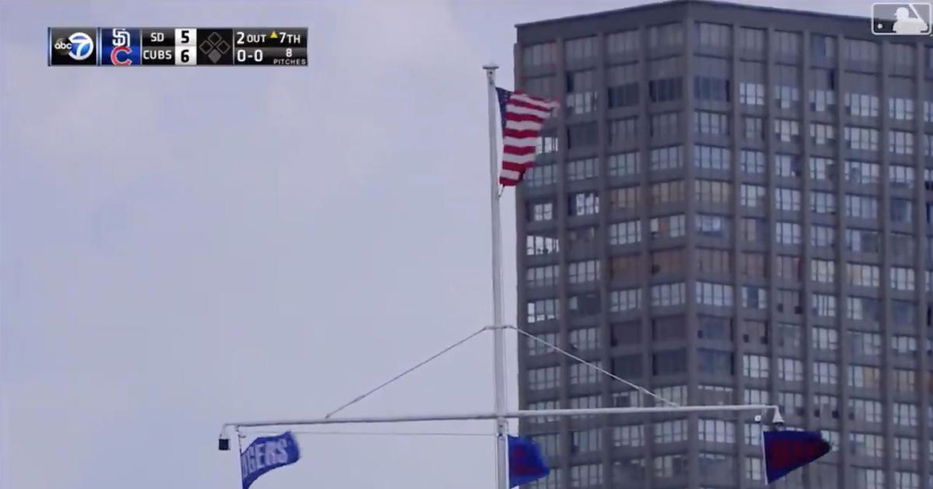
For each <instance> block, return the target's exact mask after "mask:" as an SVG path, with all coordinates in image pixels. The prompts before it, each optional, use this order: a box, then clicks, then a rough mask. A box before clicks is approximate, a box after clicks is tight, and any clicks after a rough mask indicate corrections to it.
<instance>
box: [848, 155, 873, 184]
mask: <svg viewBox="0 0 933 489" xmlns="http://www.w3.org/2000/svg"><path fill="white" fill-rule="evenodd" d="M880 178H881V166H880V165H878V164H877V163H868V162H866V161H855V160H846V166H845V179H846V181H847V182H849V183H853V184H858V185H875V184H877V183H879V182H880V181H881V179H880Z"/></svg>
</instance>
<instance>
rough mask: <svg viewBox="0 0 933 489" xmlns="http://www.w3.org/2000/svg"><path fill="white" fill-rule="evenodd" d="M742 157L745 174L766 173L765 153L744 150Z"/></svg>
mask: <svg viewBox="0 0 933 489" xmlns="http://www.w3.org/2000/svg"><path fill="white" fill-rule="evenodd" d="M740 157H741V164H742V172H743V173H765V154H764V153H763V152H761V151H755V150H751V149H743V150H742V153H741V155H740Z"/></svg>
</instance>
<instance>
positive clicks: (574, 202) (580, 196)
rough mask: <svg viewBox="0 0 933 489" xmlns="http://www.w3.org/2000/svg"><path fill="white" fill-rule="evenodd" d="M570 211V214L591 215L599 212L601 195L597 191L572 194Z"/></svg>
mask: <svg viewBox="0 0 933 489" xmlns="http://www.w3.org/2000/svg"><path fill="white" fill-rule="evenodd" d="M568 211H569V215H570V216H591V215H594V214H597V213H599V195H598V194H597V193H596V192H579V193H576V194H571V195H570V198H569V205H568Z"/></svg>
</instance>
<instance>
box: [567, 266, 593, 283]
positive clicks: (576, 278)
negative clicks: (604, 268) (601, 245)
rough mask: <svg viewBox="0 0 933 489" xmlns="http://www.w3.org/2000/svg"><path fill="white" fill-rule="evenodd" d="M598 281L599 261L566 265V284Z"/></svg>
mask: <svg viewBox="0 0 933 489" xmlns="http://www.w3.org/2000/svg"><path fill="white" fill-rule="evenodd" d="M597 280H599V261H598V260H586V261H577V262H570V263H568V264H567V282H568V283H571V284H583V283H587V282H595V281H597Z"/></svg>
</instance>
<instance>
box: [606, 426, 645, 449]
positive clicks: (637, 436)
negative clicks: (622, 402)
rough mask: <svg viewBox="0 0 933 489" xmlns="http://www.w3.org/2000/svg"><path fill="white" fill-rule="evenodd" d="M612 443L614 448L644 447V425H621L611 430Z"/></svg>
mask: <svg viewBox="0 0 933 489" xmlns="http://www.w3.org/2000/svg"><path fill="white" fill-rule="evenodd" d="M612 443H613V445H614V446H616V447H632V448H637V447H642V446H644V445H645V427H644V425H640V424H636V425H623V426H614V427H613V428H612Z"/></svg>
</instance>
